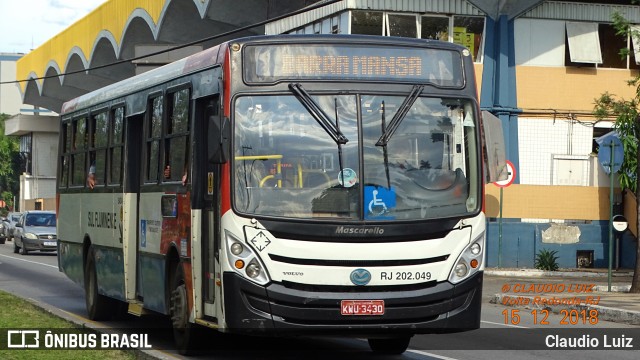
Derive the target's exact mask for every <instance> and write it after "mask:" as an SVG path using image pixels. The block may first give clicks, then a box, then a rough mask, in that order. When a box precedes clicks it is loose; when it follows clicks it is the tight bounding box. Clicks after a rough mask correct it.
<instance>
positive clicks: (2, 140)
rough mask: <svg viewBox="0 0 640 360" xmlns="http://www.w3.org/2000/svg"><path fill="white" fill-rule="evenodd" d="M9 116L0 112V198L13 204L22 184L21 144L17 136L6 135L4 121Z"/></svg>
mask: <svg viewBox="0 0 640 360" xmlns="http://www.w3.org/2000/svg"><path fill="white" fill-rule="evenodd" d="M8 117H9V115H7V114H0V199H3V200H5V202H7V204H8V205H9V206H12V205H13V197H14V196H17V195H18V193H19V186H20V184H19V179H20V144H19V140H18V138H17V137H15V136H5V135H4V121H5V120H6V119H7V118H8Z"/></svg>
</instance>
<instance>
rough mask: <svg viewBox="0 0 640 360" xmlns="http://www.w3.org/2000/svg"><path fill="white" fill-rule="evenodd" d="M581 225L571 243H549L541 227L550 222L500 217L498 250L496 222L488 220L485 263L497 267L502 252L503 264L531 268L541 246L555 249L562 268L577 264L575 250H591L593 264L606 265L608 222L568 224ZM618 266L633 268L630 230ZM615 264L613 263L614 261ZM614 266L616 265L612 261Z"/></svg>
mask: <svg viewBox="0 0 640 360" xmlns="http://www.w3.org/2000/svg"><path fill="white" fill-rule="evenodd" d="M571 226H577V227H578V228H580V238H579V241H578V242H577V243H574V244H548V243H543V242H542V231H545V230H547V229H548V228H549V227H551V224H550V223H542V224H535V223H523V222H520V221H519V220H518V219H503V220H502V251H501V252H500V251H499V248H500V244H499V237H500V236H499V233H500V228H499V223H498V222H497V221H496V222H487V266H488V267H498V263H499V260H500V259H499V255H500V253H501V254H502V259H501V260H502V261H501V267H503V268H507V267H508V268H533V267H534V266H533V264H534V261H535V254H537V253H538V252H539V251H540V250H542V249H547V250H551V251H553V250H557V251H558V253H557V254H556V256H558V265H559V266H560V267H561V268H570V269H572V268H576V267H577V266H576V252H577V251H578V250H593V252H594V267H595V268H608V266H609V245H608V244H609V242H608V240H609V222H608V221H594V222H592V223H591V224H571ZM620 249H621V250H620V253H621V254H622V255H621V256H620V267H621V268H624V269H633V268H634V265H635V254H636V243H635V241H634V239H633V237H632V235H631V234H630V233H628V232H627V233H626V234H624V235H623V236H622V239H621V241H620ZM614 264H615V263H614ZM614 268H615V265H614Z"/></svg>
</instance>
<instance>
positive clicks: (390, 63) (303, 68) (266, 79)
mask: <svg viewBox="0 0 640 360" xmlns="http://www.w3.org/2000/svg"><path fill="white" fill-rule="evenodd" d="M244 79H245V82H247V83H274V82H277V81H282V80H292V81H295V80H355V81H362V80H364V81H399V82H411V83H432V84H434V85H439V86H442V87H455V88H460V87H462V86H464V82H463V75H462V58H461V56H460V53H458V52H457V51H452V50H446V49H431V48H408V47H391V46H358V45H353V46H351V45H342V44H340V45H328V44H310V45H302V44H300V45H249V46H247V47H246V48H245V51H244Z"/></svg>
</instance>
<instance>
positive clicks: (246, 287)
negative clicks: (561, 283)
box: [223, 272, 483, 336]
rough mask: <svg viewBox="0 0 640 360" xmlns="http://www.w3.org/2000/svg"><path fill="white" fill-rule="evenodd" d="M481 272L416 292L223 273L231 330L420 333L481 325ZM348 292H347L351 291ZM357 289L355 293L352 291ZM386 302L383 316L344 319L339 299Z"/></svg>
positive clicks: (455, 329)
mask: <svg viewBox="0 0 640 360" xmlns="http://www.w3.org/2000/svg"><path fill="white" fill-rule="evenodd" d="M482 280H483V273H482V272H479V273H477V274H475V275H474V276H472V277H470V278H469V279H467V280H465V281H463V282H461V283H459V284H457V285H452V284H451V283H449V282H447V281H444V282H441V283H437V284H434V285H432V286H430V285H427V287H423V288H415V287H414V289H407V288H404V289H401V288H398V290H395V289H393V287H389V288H386V289H380V290H378V289H372V290H373V291H368V290H370V289H368V288H367V287H357V288H356V287H336V288H323V289H317V288H315V289H314V288H313V287H310V286H308V287H300V288H298V287H297V286H295V284H293V285H288V286H285V285H283V284H280V283H272V284H270V285H268V286H267V287H262V286H259V285H255V284H253V283H251V282H249V281H247V280H245V279H243V278H242V277H240V276H239V275H236V274H235V273H225V274H224V275H223V284H224V285H223V286H224V287H225V292H224V293H225V295H224V307H225V321H226V325H227V327H228V329H227V330H228V331H229V332H285V333H287V332H290V333H291V334H301V333H300V330H303V332H302V334H305V335H307V334H331V335H334V334H349V335H354V336H366V335H370V334H378V333H381V332H383V333H388V332H389V331H390V330H391V331H393V333H394V334H398V333H407V334H420V333H436V332H456V331H466V330H472V329H477V328H479V327H480V305H481V300H482ZM349 290H350V291H349ZM355 290H358V292H354V291H355ZM358 299H360V300H384V301H385V313H384V315H381V316H343V315H341V314H340V302H341V300H358Z"/></svg>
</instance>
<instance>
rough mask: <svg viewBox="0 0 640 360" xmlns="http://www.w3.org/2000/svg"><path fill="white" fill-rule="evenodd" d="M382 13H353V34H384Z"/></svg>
mask: <svg viewBox="0 0 640 360" xmlns="http://www.w3.org/2000/svg"><path fill="white" fill-rule="evenodd" d="M382 17H383V13H382V12H377V11H360V10H358V11H352V12H351V33H352V34H362V35H383V34H382Z"/></svg>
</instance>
